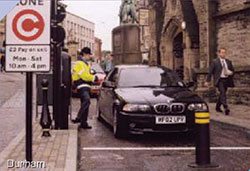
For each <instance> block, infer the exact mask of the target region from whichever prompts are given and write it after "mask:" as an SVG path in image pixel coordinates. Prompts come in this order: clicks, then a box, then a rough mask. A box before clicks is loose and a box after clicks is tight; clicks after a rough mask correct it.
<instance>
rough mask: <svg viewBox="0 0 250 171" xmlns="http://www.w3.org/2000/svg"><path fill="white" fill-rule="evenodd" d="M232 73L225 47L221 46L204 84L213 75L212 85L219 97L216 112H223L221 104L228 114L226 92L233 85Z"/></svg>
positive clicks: (232, 69)
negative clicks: (217, 91)
mask: <svg viewBox="0 0 250 171" xmlns="http://www.w3.org/2000/svg"><path fill="white" fill-rule="evenodd" d="M233 74H234V67H233V65H232V62H231V61H230V60H229V59H227V58H226V49H225V48H221V49H220V50H219V51H218V58H217V59H215V60H214V61H213V62H212V64H211V66H210V69H209V73H208V77H207V81H206V82H205V86H206V87H208V86H209V82H211V77H212V76H213V78H214V86H216V87H217V88H218V90H219V98H218V100H217V103H216V108H215V109H216V111H217V112H223V111H222V110H221V105H223V107H224V109H225V114H226V115H229V113H230V109H229V106H228V103H227V97H226V93H227V89H228V87H234V82H233Z"/></svg>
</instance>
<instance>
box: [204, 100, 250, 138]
mask: <svg viewBox="0 0 250 171" xmlns="http://www.w3.org/2000/svg"><path fill="white" fill-rule="evenodd" d="M229 107H230V111H231V112H230V114H229V115H225V114H224V113H218V112H216V111H215V104H214V103H210V104H209V109H210V113H211V119H212V120H214V121H217V122H220V123H223V124H228V125H231V126H237V127H239V128H242V129H245V130H246V131H248V132H249V133H250V106H246V105H232V104H230V105H229Z"/></svg>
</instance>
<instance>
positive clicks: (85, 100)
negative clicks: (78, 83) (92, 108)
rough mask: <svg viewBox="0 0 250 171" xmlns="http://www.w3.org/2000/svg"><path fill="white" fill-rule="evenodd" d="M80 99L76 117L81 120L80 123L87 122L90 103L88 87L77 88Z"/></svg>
mask: <svg viewBox="0 0 250 171" xmlns="http://www.w3.org/2000/svg"><path fill="white" fill-rule="evenodd" d="M78 93H79V95H80V99H81V108H80V110H79V112H78V114H77V118H79V119H80V120H81V125H82V126H84V125H86V124H87V120H88V115H89V105H90V89H89V88H82V89H79V90H78Z"/></svg>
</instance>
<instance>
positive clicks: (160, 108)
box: [154, 103, 185, 114]
mask: <svg viewBox="0 0 250 171" xmlns="http://www.w3.org/2000/svg"><path fill="white" fill-rule="evenodd" d="M154 109H155V112H156V113H158V114H168V113H174V114H179V113H183V112H184V110H185V106H184V104H182V103H173V104H171V105H169V104H165V103H159V104H156V105H154Z"/></svg>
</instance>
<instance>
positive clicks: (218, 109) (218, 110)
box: [215, 108, 223, 113]
mask: <svg viewBox="0 0 250 171" xmlns="http://www.w3.org/2000/svg"><path fill="white" fill-rule="evenodd" d="M215 110H216V112H220V113H223V111H222V110H221V109H220V108H215Z"/></svg>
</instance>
